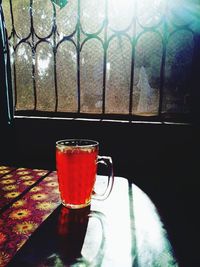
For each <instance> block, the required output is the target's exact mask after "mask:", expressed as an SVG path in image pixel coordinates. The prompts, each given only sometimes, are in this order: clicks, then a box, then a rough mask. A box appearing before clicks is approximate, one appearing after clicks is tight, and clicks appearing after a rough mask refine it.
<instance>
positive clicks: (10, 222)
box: [0, 166, 61, 267]
mask: <svg viewBox="0 0 200 267" xmlns="http://www.w3.org/2000/svg"><path fill="white" fill-rule="evenodd" d="M60 203H61V201H60V195H59V191H58V182H57V175H56V172H49V171H46V170H38V169H27V168H18V169H15V168H10V167H7V166H0V266H1V267H4V266H6V265H7V264H8V262H9V261H10V260H11V259H12V257H13V256H14V255H15V254H16V252H17V251H18V250H19V249H20V248H21V247H22V245H23V244H24V243H25V242H26V241H27V240H28V238H29V237H30V235H31V234H32V233H33V232H34V231H35V230H36V229H37V228H38V227H39V225H40V224H41V223H42V222H43V221H44V220H45V219H46V218H47V217H48V216H49V215H50V214H51V213H52V212H53V211H54V210H55V209H56V208H57V207H58V206H59V205H60Z"/></svg>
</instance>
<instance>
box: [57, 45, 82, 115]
mask: <svg viewBox="0 0 200 267" xmlns="http://www.w3.org/2000/svg"><path fill="white" fill-rule="evenodd" d="M56 62H57V64H56V73H57V86H58V111H62V112H65V111H66V112H77V107H78V98H77V67H76V66H77V64H76V62H77V54H76V48H75V47H74V45H73V44H72V43H70V42H68V41H66V42H63V43H62V44H61V45H59V48H58V51H57V61H56Z"/></svg>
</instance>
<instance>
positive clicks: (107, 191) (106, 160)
mask: <svg viewBox="0 0 200 267" xmlns="http://www.w3.org/2000/svg"><path fill="white" fill-rule="evenodd" d="M97 164H103V165H106V166H107V167H108V168H109V175H108V183H107V187H106V189H105V192H104V193H102V194H98V193H96V192H95V191H93V193H92V197H93V198H94V199H96V200H105V199H107V198H108V197H109V195H110V193H111V191H112V188H113V184H114V173H113V162H112V158H111V157H109V156H98V158H97Z"/></svg>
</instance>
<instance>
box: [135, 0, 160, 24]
mask: <svg viewBox="0 0 200 267" xmlns="http://www.w3.org/2000/svg"><path fill="white" fill-rule="evenodd" d="M164 10H165V1H163V0H145V1H137V17H138V21H139V23H140V24H141V25H142V26H143V27H153V26H156V25H157V24H158V23H159V22H160V21H161V19H162V16H163V15H164Z"/></svg>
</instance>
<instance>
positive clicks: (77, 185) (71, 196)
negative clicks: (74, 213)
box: [56, 139, 114, 209]
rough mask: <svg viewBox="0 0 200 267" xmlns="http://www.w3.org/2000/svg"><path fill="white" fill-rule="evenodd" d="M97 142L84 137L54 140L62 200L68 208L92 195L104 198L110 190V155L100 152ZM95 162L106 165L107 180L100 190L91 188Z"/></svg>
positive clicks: (81, 205)
mask: <svg viewBox="0 0 200 267" xmlns="http://www.w3.org/2000/svg"><path fill="white" fill-rule="evenodd" d="M98 153H99V143H98V142H97V141H93V140H87V139H65V140H59V141H57V142H56V169H57V175H58V184H59V191H60V196H61V201H62V204H63V205H64V206H66V207H68V208H71V209H79V208H84V207H86V206H88V205H90V203H91V198H92V197H93V198H95V199H98V200H104V199H106V198H107V197H108V196H109V194H110V193H111V190H112V187H113V182H114V175H113V163H112V158H111V157H108V156H99V155H98ZM97 164H104V165H106V166H107V167H108V168H109V175H108V184H107V187H106V190H105V192H104V193H103V194H97V193H95V192H94V185H95V181H96V175H97Z"/></svg>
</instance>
